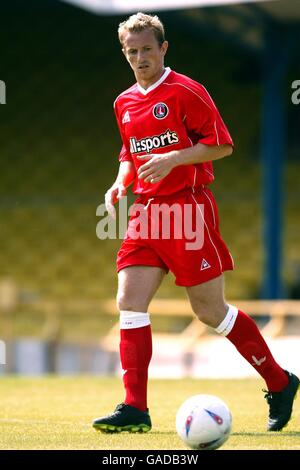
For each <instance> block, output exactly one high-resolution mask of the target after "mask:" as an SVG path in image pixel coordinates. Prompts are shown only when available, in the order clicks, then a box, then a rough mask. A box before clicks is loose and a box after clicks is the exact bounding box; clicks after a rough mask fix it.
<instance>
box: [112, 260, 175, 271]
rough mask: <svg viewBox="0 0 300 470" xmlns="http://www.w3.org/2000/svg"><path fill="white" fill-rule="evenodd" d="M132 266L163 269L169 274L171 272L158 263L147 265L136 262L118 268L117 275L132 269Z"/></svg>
mask: <svg viewBox="0 0 300 470" xmlns="http://www.w3.org/2000/svg"><path fill="white" fill-rule="evenodd" d="M131 266H149V267H152V268H160V269H163V270H164V271H166V273H167V274H168V272H169V269H168V268H167V267H166V266H161V265H159V264H158V263H156V264H155V263H146V262H141V263H138V262H134V263H126V264H122V265H121V266H117V273H119V272H120V271H122V269H124V268H130V267H131Z"/></svg>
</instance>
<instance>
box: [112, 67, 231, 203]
mask: <svg viewBox="0 0 300 470" xmlns="http://www.w3.org/2000/svg"><path fill="white" fill-rule="evenodd" d="M114 108H115V114H116V118H117V122H118V126H119V129H120V133H121V137H122V141H123V146H122V149H121V152H120V156H119V161H133V163H134V165H135V168H136V170H137V169H138V168H139V167H140V166H141V165H143V164H144V163H145V161H140V160H138V159H137V155H144V154H147V153H148V154H156V153H159V154H162V153H166V152H169V151H171V150H180V149H184V148H187V147H191V146H193V145H195V144H197V143H198V142H201V143H203V144H205V145H222V144H230V145H232V144H233V143H232V139H231V137H230V134H229V132H228V130H227V128H226V126H225V124H224V122H223V120H222V118H221V116H220V114H219V112H218V110H217V108H216V105H215V104H214V102H213V100H212V98H211V97H210V95H209V94H208V92H207V91H206V89H205V88H204V87H203V86H202V85H200V83H197V82H195V81H194V80H192V79H191V78H189V77H186V76H185V75H181V74H178V73H176V72H174V71H172V70H171V69H170V68H169V67H167V68H166V69H165V72H164V74H163V75H162V77H161V78H160V79H159V80H158V81H157V82H156V83H154V84H153V85H151V86H150V87H149V88H148V89H147V90H145V89H143V88H142V87H141V86H140V85H139V84H138V83H136V84H135V85H133V86H132V87H131V88H129V89H128V90H126V91H124V92H123V93H121V94H120V95H119V96H118V98H117V99H116V101H115V104H114ZM213 180H214V174H213V166H212V162H205V163H197V164H194V165H180V166H177V167H176V168H174V169H173V170H172V171H171V172H170V173H169V174H168V175H167V176H166V177H165V178H163V179H162V180H161V181H159V182H158V183H155V184H152V183H145V182H144V181H143V180H140V179H138V178H137V177H136V178H135V181H134V186H133V192H134V193H135V194H147V195H149V196H151V195H157V196H158V195H161V196H163V195H169V194H174V193H177V192H178V191H181V190H183V189H186V188H193V189H197V188H198V187H199V186H201V185H203V184H205V185H207V184H209V183H211V182H212V181H213Z"/></svg>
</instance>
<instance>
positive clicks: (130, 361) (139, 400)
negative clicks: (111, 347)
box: [120, 325, 152, 411]
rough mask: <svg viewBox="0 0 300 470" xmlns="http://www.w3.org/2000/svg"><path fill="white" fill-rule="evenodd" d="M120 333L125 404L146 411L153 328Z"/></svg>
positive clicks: (124, 330) (122, 330) (126, 330)
mask: <svg viewBox="0 0 300 470" xmlns="http://www.w3.org/2000/svg"><path fill="white" fill-rule="evenodd" d="M120 331H121V341H120V356H121V364H122V368H123V374H124V375H123V383H124V387H125V391H126V397H125V403H126V404H127V405H131V406H134V407H136V408H138V409H140V410H141V411H145V410H146V409H147V383H148V366H149V363H150V360H151V356H152V334H151V326H150V325H147V326H143V327H140V328H131V329H121V330H120Z"/></svg>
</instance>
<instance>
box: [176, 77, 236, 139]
mask: <svg viewBox="0 0 300 470" xmlns="http://www.w3.org/2000/svg"><path fill="white" fill-rule="evenodd" d="M185 112H186V119H185V123H186V126H187V128H188V130H189V131H190V132H192V133H193V134H194V135H195V134H196V135H197V136H198V137H199V138H198V142H200V143H202V144H205V145H224V144H229V145H233V141H232V138H231V136H230V134H229V131H228V129H227V127H226V125H225V123H224V121H223V119H222V118H221V115H220V113H219V111H218V109H217V107H216V105H215V103H214V102H213V100H212V98H211V97H210V95H209V93H208V92H207V91H206V89H205V88H204V87H203V86H202V85H200V84H198V83H196V82H193V85H192V86H191V87H186V92H185Z"/></svg>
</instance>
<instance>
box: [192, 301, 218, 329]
mask: <svg viewBox="0 0 300 470" xmlns="http://www.w3.org/2000/svg"><path fill="white" fill-rule="evenodd" d="M193 311H194V313H195V315H196V316H197V317H198V318H199V320H200V321H201V322H202V323H204V324H205V325H208V326H211V327H212V328H216V327H217V326H218V325H219V324H220V323H221V321H222V320H223V318H224V316H225V314H226V307H225V305H224V306H223V305H220V306H216V305H211V304H210V303H206V302H197V304H196V305H194V306H193Z"/></svg>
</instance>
